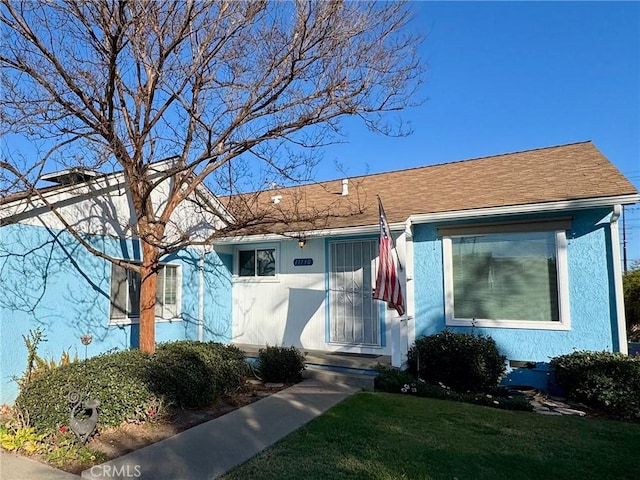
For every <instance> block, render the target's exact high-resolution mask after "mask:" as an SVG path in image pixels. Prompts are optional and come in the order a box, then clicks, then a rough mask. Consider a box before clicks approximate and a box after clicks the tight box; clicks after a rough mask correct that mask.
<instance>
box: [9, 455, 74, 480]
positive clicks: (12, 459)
mask: <svg viewBox="0 0 640 480" xmlns="http://www.w3.org/2000/svg"><path fill="white" fill-rule="evenodd" d="M0 480H80V477H79V476H77V475H73V474H71V473H67V472H63V471H62V470H58V469H56V468H53V467H50V466H49V465H45V464H44V463H40V462H36V461H35V460H31V459H29V458H26V457H23V456H20V455H14V454H12V453H8V452H6V451H4V450H2V449H0Z"/></svg>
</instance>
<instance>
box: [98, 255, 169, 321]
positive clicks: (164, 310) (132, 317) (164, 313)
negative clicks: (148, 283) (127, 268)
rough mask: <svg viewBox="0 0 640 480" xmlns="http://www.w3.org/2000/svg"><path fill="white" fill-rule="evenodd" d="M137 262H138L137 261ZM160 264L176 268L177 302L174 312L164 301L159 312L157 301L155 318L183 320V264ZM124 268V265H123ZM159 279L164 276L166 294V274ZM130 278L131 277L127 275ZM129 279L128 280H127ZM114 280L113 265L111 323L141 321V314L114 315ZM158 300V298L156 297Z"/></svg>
mask: <svg viewBox="0 0 640 480" xmlns="http://www.w3.org/2000/svg"><path fill="white" fill-rule="evenodd" d="M136 263H137V262H136ZM160 266H161V267H162V268H165V267H172V268H175V270H176V303H175V312H174V313H172V312H171V311H170V309H169V307H165V304H166V302H163V303H162V307H161V308H162V311H161V313H160V314H158V304H157V303H156V309H155V320H156V322H158V323H161V322H171V321H176V320H182V312H181V310H182V265H180V264H178V263H170V262H160ZM121 268H123V267H121ZM158 277H159V278H158V279H159V280H160V278H162V281H163V282H164V283H163V285H162V292H163V295H165V292H166V275H162V276H160V275H159V276H158ZM127 278H129V277H127ZM127 281H128V280H127ZM112 282H113V265H112V266H111V278H110V281H109V323H108V324H109V325H130V324H137V323H139V322H140V315H139V314H138V315H129V314H128V313H127V314H126V315H125V316H124V317H114V316H112V312H113V305H112V304H113V299H112V298H111V292H112ZM125 292H126V300H125V301H126V305H129V288H128V285H127V289H126V291H125ZM156 302H157V298H156Z"/></svg>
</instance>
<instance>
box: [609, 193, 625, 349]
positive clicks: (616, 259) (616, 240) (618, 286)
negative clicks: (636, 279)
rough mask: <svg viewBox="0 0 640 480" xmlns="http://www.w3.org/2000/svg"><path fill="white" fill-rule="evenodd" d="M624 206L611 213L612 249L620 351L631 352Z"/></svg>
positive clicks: (615, 208) (615, 207)
mask: <svg viewBox="0 0 640 480" xmlns="http://www.w3.org/2000/svg"><path fill="white" fill-rule="evenodd" d="M621 212H622V207H621V206H620V205H614V206H613V213H612V215H611V220H610V223H611V250H612V252H611V253H612V255H613V288H614V294H615V298H616V316H617V317H618V342H619V347H618V348H619V350H620V353H624V354H627V353H629V348H628V344H627V322H626V319H625V314H624V291H623V287H622V268H621V266H620V262H621V260H620V233H619V231H618V219H619V218H620V213H621Z"/></svg>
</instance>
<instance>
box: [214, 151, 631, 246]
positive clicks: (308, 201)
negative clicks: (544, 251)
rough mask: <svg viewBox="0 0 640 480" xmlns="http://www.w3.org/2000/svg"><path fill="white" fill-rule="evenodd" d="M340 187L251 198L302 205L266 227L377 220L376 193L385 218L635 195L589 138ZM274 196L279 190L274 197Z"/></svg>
mask: <svg viewBox="0 0 640 480" xmlns="http://www.w3.org/2000/svg"><path fill="white" fill-rule="evenodd" d="M341 192H342V179H340V180H333V181H328V182H319V183H313V184H309V185H303V186H297V187H290V188H281V189H275V190H268V191H265V192H259V193H255V194H253V195H254V197H253V200H252V201H253V202H255V206H256V207H257V208H259V209H262V210H263V211H264V212H269V211H271V212H273V211H276V210H277V211H280V212H282V217H283V218H284V216H285V212H288V213H289V214H291V213H292V212H294V213H298V214H299V212H304V214H303V215H299V219H300V220H301V221H298V222H296V221H295V220H293V221H291V222H288V223H287V224H286V225H285V224H280V225H279V226H276V227H275V228H273V227H272V228H269V232H272V233H277V232H280V233H282V232H285V231H296V230H314V229H334V228H345V227H358V226H366V225H377V223H378V205H377V197H376V196H377V195H380V197H381V199H382V202H383V204H384V208H385V213H386V215H387V219H388V221H389V222H390V223H395V222H404V221H405V220H407V219H408V218H409V217H410V216H412V215H414V216H415V215H425V214H434V213H440V212H452V211H463V210H469V211H473V210H477V209H486V208H492V207H508V206H519V205H530V204H544V203H547V202H562V201H573V200H581V199H593V198H602V199H605V198H611V205H613V204H615V203H620V199H619V198H615V199H614V197H620V196H630V197H629V198H627V199H625V200H626V201H624V202H623V203H635V202H636V201H638V198H637V193H638V191H637V190H636V188H635V187H634V186H633V185H632V184H631V183H630V182H629V181H628V180H627V179H626V178H625V177H624V176H623V175H622V174H621V173H620V171H619V170H618V169H617V168H616V167H615V166H614V165H613V164H612V163H611V162H610V161H609V160H608V159H607V158H606V157H605V156H604V155H603V154H602V153H601V152H600V151H599V150H598V149H597V148H596V146H595V145H594V144H593V143H592V142H581V143H574V144H569V145H561V146H554V147H547V148H540V149H535V150H527V151H523V152H516V153H507V154H502V155H495V156H490V157H483V158H477V159H471V160H464V161H458V162H452V163H445V164H440V165H432V166H425V167H419V168H411V169H407V170H399V171H392V172H386V173H379V174H372V175H366V176H359V177H353V178H349V194H348V195H346V196H343V195H341ZM274 196H281V199H279V201H278V203H277V204H275V203H274V202H273V200H272V197H274ZM223 203H224V202H223ZM231 203H232V201H231ZM305 215H307V217H308V218H311V217H314V216H315V217H318V218H317V219H315V220H305ZM289 216H290V217H295V215H289ZM244 233H245V234H252V233H265V232H259V231H258V230H251V231H245V232H244Z"/></svg>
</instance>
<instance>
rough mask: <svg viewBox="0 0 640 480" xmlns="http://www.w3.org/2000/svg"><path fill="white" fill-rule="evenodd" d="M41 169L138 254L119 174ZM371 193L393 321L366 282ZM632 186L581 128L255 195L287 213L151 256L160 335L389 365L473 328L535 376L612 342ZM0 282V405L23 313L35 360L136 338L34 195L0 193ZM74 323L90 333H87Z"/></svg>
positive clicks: (56, 195)
mask: <svg viewBox="0 0 640 480" xmlns="http://www.w3.org/2000/svg"><path fill="white" fill-rule="evenodd" d="M49 179H50V180H52V181H54V182H57V184H56V185H54V186H53V187H50V188H49V189H45V190H43V192H44V194H45V195H47V198H48V199H49V203H52V204H54V205H56V206H58V207H59V209H60V211H61V213H62V214H63V215H67V216H68V217H72V218H75V219H76V220H77V222H76V226H77V227H78V228H80V229H82V230H83V231H85V232H86V233H87V237H86V238H87V239H89V240H90V241H91V243H92V245H94V246H95V247H96V248H99V249H101V250H103V251H105V252H108V253H110V254H112V255H116V256H120V257H121V258H128V259H136V258H140V255H141V252H140V248H139V245H138V242H137V240H136V238H135V236H134V235H133V234H132V230H131V229H130V228H128V227H127V225H130V224H131V221H130V218H131V209H130V205H129V203H128V201H127V198H128V197H127V189H126V186H125V185H124V183H123V179H122V178H121V174H118V173H115V174H110V175H106V176H105V175H102V176H95V175H94V174H92V173H90V172H78V171H75V172H62V173H59V174H52V175H50V176H49ZM158 194H161V192H159V193H158ZM200 194H202V195H209V196H212V194H211V192H201V193H200ZM378 195H379V196H380V198H381V199H382V202H383V205H384V208H385V211H386V216H387V220H388V222H389V224H390V229H391V231H392V234H393V237H394V239H395V244H396V253H397V259H398V260H399V263H400V265H401V267H400V268H399V269H398V274H399V276H400V279H401V285H402V287H403V290H404V296H405V298H406V313H405V315H403V316H402V317H399V316H398V314H397V312H396V311H395V310H394V309H390V308H388V307H387V305H386V304H384V303H383V302H380V301H377V300H374V299H373V296H372V291H373V287H374V283H375V273H376V266H377V257H378V240H379V216H378V203H377V196H378ZM639 199H640V197H639V195H638V191H637V190H636V188H635V187H634V186H633V185H632V184H631V183H630V182H629V181H628V180H627V179H625V177H624V176H623V175H622V174H621V173H620V172H619V171H618V170H617V169H616V168H615V167H614V166H613V165H612V164H611V163H610V162H609V161H608V160H607V159H606V158H605V156H604V155H603V154H602V153H601V152H600V151H599V150H598V149H597V148H596V147H595V145H594V144H593V143H591V142H582V143H576V144H569V145H562V146H555V147H549V148H540V149H535V150H529V151H523V152H517V153H509V154H503V155H496V156H491V157H484V158H477V159H472V160H465V161H459V162H452V163H446V164H441V165H433V166H426V167H421V168H413V169H407V170H400V171H392V172H387V173H379V174H372V175H366V176H360V177H353V178H348V179H340V180H336V181H329V182H320V183H314V184H309V185H303V186H296V187H290V188H274V189H272V190H269V191H264V192H260V193H259V194H257V195H255V196H252V200H251V201H253V202H256V205H257V206H258V207H259V208H261V209H263V210H264V212H270V211H275V210H277V211H279V212H281V213H282V212H289V213H290V215H289V217H288V218H289V219H290V221H288V222H280V223H276V224H273V225H272V227H271V229H270V230H269V231H268V232H265V231H264V230H263V231H259V232H258V231H252V230H251V229H247V230H246V231H244V232H240V233H236V234H234V235H233V236H226V237H221V238H218V240H216V241H215V242H214V243H213V244H212V245H210V246H208V247H207V248H186V249H183V250H181V251H179V252H178V253H176V254H173V255H171V256H170V257H167V258H164V259H163V269H162V271H161V278H160V288H159V292H158V295H159V298H160V300H161V301H160V305H159V308H157V312H156V313H157V325H156V339H157V341H158V342H161V341H169V340H178V339H199V340H204V341H209V340H214V341H220V342H230V343H236V344H240V345H250V346H251V345H252V346H263V345H267V344H269V345H285V346H290V345H295V346H297V347H301V348H303V349H309V350H317V351H323V352H344V353H348V354H365V355H384V356H389V357H390V359H391V362H392V363H393V364H394V365H397V366H401V365H402V364H403V363H404V362H405V360H406V354H407V351H408V348H409V347H410V346H411V344H412V343H413V341H414V340H415V339H416V338H418V337H420V336H423V335H429V334H433V333H437V332H440V331H442V330H443V329H445V328H449V329H451V330H453V331H471V330H473V331H475V332H477V333H482V334H488V335H490V336H491V337H493V338H494V339H495V341H496V343H497V345H498V348H499V349H500V351H501V352H502V353H503V354H504V355H506V357H507V359H508V360H507V361H508V362H509V367H510V374H509V377H508V378H507V379H506V381H507V382H512V383H515V384H518V385H520V384H527V385H532V386H535V387H538V388H542V389H546V388H547V387H548V370H547V368H548V361H549V360H550V358H552V357H554V356H557V355H560V354H565V353H569V352H571V351H573V350H608V351H620V352H626V348H627V340H626V333H625V319H624V306H623V296H622V280H621V278H622V277H621V268H620V250H619V238H618V218H619V216H620V213H621V206H622V205H625V204H633V203H636V202H638V200H639ZM234 200H237V199H233V198H232V199H229V198H227V199H222V200H221V202H222V204H224V202H225V201H234ZM189 208H190V207H189V206H188V205H185V206H184V208H183V210H182V211H181V212H179V213H178V216H179V217H181V218H183V219H184V221H191V222H195V223H194V225H193V228H192V230H193V232H194V235H198V234H200V233H201V232H202V231H206V232H210V231H212V229H213V230H215V229H218V228H220V227H221V225H222V224H223V223H220V222H221V220H220V219H218V218H200V217H199V216H198V215H197V212H195V211H190V210H189ZM198 232H200V233H198ZM205 236H206V235H205ZM0 280H1V282H2V289H1V291H0V314H1V319H2V326H1V328H2V330H1V334H2V335H1V342H2V345H1V354H0V355H1V357H0V358H1V362H2V369H1V376H2V378H1V381H2V395H1V396H0V403H2V402H12V401H13V400H14V399H15V396H16V394H17V385H16V384H15V382H12V381H11V378H12V377H15V376H19V375H20V374H21V372H23V371H24V368H25V363H26V355H27V353H26V348H25V347H24V343H23V341H22V336H23V335H27V334H28V332H29V330H30V329H34V328H36V327H37V326H40V327H41V328H42V329H43V331H44V332H45V334H46V336H47V341H46V342H45V343H43V344H42V346H41V349H40V354H41V355H42V356H46V357H53V358H59V357H60V354H61V353H62V351H70V352H71V353H72V354H73V353H76V352H77V354H78V356H79V357H80V358H84V356H85V349H86V352H87V353H88V354H89V355H95V354H98V353H100V352H105V351H108V350H111V349H113V348H120V349H123V348H130V347H135V346H136V345H137V335H138V331H137V315H138V309H139V307H138V305H137V301H136V299H135V295H132V294H131V292H135V282H136V280H135V277H134V276H132V275H129V274H128V273H127V272H126V271H124V270H123V269H121V268H120V267H116V266H113V265H112V264H111V263H109V262H107V261H105V260H103V259H101V258H98V257H95V256H93V255H91V254H90V253H88V252H87V251H86V249H84V248H83V247H82V246H81V245H79V244H78V242H76V241H75V240H74V239H73V237H72V236H71V235H69V234H68V233H67V232H65V230H64V228H62V225H60V222H59V221H58V220H57V218H56V217H55V216H53V215H52V214H51V213H50V212H49V211H48V209H47V208H46V207H44V206H43V205H42V204H40V203H39V201H38V200H37V199H34V198H33V197H32V196H31V197H29V196H24V195H22V196H21V195H13V196H10V197H6V198H4V199H2V201H1V203H0ZM125 284H126V285H127V287H128V288H121V287H122V286H123V285H125ZM82 335H91V336H92V342H91V343H90V344H89V345H88V346H86V347H85V346H83V344H82V343H81V340H80V337H81V336H82ZM523 367H524V368H523Z"/></svg>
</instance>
